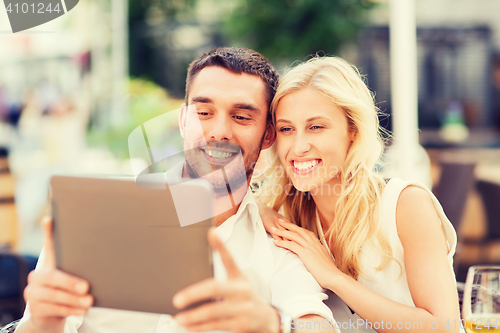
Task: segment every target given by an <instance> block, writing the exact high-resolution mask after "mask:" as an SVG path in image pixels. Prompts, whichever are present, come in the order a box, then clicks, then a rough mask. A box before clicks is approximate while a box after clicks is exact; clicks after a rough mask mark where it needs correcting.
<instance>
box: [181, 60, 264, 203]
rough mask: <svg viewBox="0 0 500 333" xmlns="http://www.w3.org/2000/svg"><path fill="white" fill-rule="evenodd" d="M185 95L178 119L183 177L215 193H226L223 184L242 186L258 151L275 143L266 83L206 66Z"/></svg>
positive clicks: (245, 182) (250, 171)
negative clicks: (198, 181)
mask: <svg viewBox="0 0 500 333" xmlns="http://www.w3.org/2000/svg"><path fill="white" fill-rule="evenodd" d="M188 94H189V95H188V104H189V106H188V107H183V108H182V111H181V119H180V123H181V131H182V133H183V137H184V154H185V157H186V172H187V173H188V174H189V176H190V177H191V178H204V179H207V180H208V181H209V182H210V183H212V185H213V186H214V191H215V193H216V194H221V195H222V194H227V185H226V184H231V188H233V185H235V184H236V185H237V188H239V187H241V186H242V185H245V186H246V185H247V180H248V179H249V178H250V176H251V175H252V172H253V166H254V164H255V162H256V161H257V159H258V157H259V154H260V150H261V148H262V149H266V148H268V147H270V146H271V144H272V143H273V141H274V128H273V127H272V126H271V125H268V124H267V123H266V118H267V112H268V104H267V102H266V98H265V96H266V94H265V84H264V82H263V81H262V79H261V78H260V77H258V76H256V75H250V74H246V73H241V74H236V73H233V72H231V71H229V70H227V69H224V68H221V67H216V66H210V67H206V68H204V69H202V70H201V71H200V72H199V73H198V75H197V76H196V77H195V79H194V80H193V82H192V84H191V87H190V91H189V92H188ZM240 152H241V153H240ZM217 170H221V171H222V172H214V171H217Z"/></svg>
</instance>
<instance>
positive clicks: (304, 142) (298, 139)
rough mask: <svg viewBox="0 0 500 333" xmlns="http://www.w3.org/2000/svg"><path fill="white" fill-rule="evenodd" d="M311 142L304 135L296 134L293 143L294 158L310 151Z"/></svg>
mask: <svg viewBox="0 0 500 333" xmlns="http://www.w3.org/2000/svg"><path fill="white" fill-rule="evenodd" d="M311 147H312V146H311V142H310V140H309V137H308V135H307V134H305V133H300V132H299V133H297V135H296V136H295V140H294V142H293V153H294V154H295V155H296V156H303V155H305V154H307V153H308V152H309V151H310V150H311Z"/></svg>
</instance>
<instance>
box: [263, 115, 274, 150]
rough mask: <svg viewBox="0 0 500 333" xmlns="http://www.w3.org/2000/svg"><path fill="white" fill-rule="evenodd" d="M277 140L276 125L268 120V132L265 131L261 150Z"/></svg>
mask: <svg viewBox="0 0 500 333" xmlns="http://www.w3.org/2000/svg"><path fill="white" fill-rule="evenodd" d="M274 141H276V128H275V127H274V125H273V124H272V123H271V122H270V121H268V122H267V125H266V132H265V133H264V140H262V147H261V148H260V149H261V150H264V149H267V148H269V147H271V146H272V145H273V143H274Z"/></svg>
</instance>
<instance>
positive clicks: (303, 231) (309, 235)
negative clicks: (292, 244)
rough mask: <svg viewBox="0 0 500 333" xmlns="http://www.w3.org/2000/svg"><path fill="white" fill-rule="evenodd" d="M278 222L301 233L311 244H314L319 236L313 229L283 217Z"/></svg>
mask: <svg viewBox="0 0 500 333" xmlns="http://www.w3.org/2000/svg"><path fill="white" fill-rule="evenodd" d="M278 223H279V224H280V225H281V227H283V228H285V229H287V230H290V231H293V232H295V233H297V234H299V235H300V236H301V237H302V238H303V239H304V240H306V241H307V242H308V243H309V244H314V242H315V241H317V240H318V237H317V236H316V235H315V234H314V233H313V232H312V231H309V230H306V229H304V228H302V227H299V226H298V225H296V224H294V223H291V222H289V221H286V220H283V219H279V220H278Z"/></svg>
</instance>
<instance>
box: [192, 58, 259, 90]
mask: <svg viewBox="0 0 500 333" xmlns="http://www.w3.org/2000/svg"><path fill="white" fill-rule="evenodd" d="M265 88H266V84H265V82H264V80H263V79H262V78H261V77H260V76H258V75H254V74H248V73H244V72H242V73H235V72H232V71H230V70H228V69H226V68H223V67H219V66H209V67H205V68H203V69H202V70H201V71H200V72H199V73H198V74H197V75H196V76H195V77H194V79H193V81H192V84H191V87H190V92H189V94H190V95H191V96H192V95H193V94H196V92H197V91H199V90H208V89H214V90H223V91H224V90H227V91H236V90H238V89H242V90H244V91H245V92H248V93H255V94H258V95H259V97H264V98H265V94H266V89H265ZM260 95H262V96H260ZM191 96H190V97H191Z"/></svg>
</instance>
